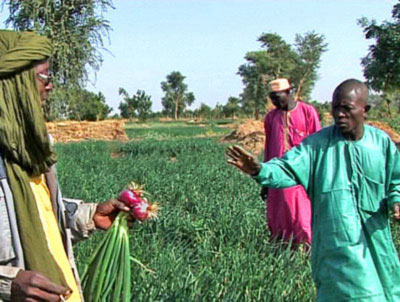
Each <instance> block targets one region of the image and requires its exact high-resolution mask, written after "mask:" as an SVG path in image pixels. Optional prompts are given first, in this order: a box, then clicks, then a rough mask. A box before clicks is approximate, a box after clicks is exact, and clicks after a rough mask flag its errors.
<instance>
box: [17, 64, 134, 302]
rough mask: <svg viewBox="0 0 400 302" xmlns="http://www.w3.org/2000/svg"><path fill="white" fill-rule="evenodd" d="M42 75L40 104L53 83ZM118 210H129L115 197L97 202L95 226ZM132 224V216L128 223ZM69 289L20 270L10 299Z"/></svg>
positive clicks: (32, 300) (104, 224) (46, 296)
mask: <svg viewBox="0 0 400 302" xmlns="http://www.w3.org/2000/svg"><path fill="white" fill-rule="evenodd" d="M34 67H35V71H36V73H37V74H38V73H41V74H42V75H45V76H46V75H48V74H49V71H50V70H49V69H50V64H49V62H48V61H42V62H39V63H38V64H36V65H35V66H34ZM43 78H44V77H43V76H37V86H38V92H39V94H40V98H41V100H42V104H45V102H46V100H47V98H48V95H49V93H50V92H51V90H52V89H53V87H54V86H53V84H52V83H51V81H49V80H48V79H47V80H45V79H43ZM120 211H123V212H129V208H128V207H127V206H126V205H125V204H124V203H123V202H120V201H118V200H115V199H110V200H108V201H106V202H102V203H99V204H98V206H97V208H96V212H95V214H94V215H93V221H94V224H95V226H96V228H98V229H101V230H107V229H108V228H109V227H110V226H111V225H112V223H113V221H114V219H115V217H116V216H117V215H118V213H119V212H120ZM129 224H130V225H132V218H131V221H130V223H129ZM69 295H70V289H68V288H66V287H64V286H60V285H57V284H55V283H53V282H51V281H50V280H49V279H47V278H46V277H45V276H43V275H42V274H40V273H37V272H34V271H29V270H20V271H19V272H18V274H17V276H16V277H15V278H14V280H13V282H12V284H11V300H12V301H26V302H28V301H29V302H36V301H38V302H39V301H50V302H53V301H54V302H56V301H62V299H61V296H63V297H68V296H69Z"/></svg>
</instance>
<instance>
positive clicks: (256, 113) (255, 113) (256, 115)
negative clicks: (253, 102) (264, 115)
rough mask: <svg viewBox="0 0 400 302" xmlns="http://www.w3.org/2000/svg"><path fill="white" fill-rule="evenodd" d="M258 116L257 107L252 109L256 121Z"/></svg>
mask: <svg viewBox="0 0 400 302" xmlns="http://www.w3.org/2000/svg"><path fill="white" fill-rule="evenodd" d="M259 117H260V112H259V110H258V108H255V109H254V118H255V119H256V121H258V118H259Z"/></svg>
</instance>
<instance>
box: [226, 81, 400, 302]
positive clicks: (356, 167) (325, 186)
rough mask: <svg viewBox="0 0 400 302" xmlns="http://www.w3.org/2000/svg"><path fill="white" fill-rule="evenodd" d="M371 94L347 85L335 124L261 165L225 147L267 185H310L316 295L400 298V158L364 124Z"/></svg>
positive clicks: (340, 92) (369, 300) (340, 90)
mask: <svg viewBox="0 0 400 302" xmlns="http://www.w3.org/2000/svg"><path fill="white" fill-rule="evenodd" d="M367 96H368V89H367V87H366V86H365V85H364V84H363V83H362V82H360V81H357V80H354V79H350V80H346V81H344V82H343V83H341V84H340V85H339V86H338V87H337V88H336V90H335V92H334V94H333V99H332V115H333V117H334V120H335V124H334V125H332V126H330V127H327V128H324V129H322V130H321V131H319V132H317V133H315V134H313V135H311V136H309V137H307V138H306V139H305V140H304V141H303V142H302V143H301V144H300V145H299V146H298V147H295V148H293V149H291V150H290V151H289V152H287V153H286V154H285V155H284V156H283V157H282V158H274V159H272V160H270V161H268V162H266V163H262V164H259V163H258V162H257V160H256V159H255V158H254V157H253V156H252V155H251V154H250V153H248V152H247V151H245V150H243V149H242V148H240V147H239V146H233V147H229V148H228V150H227V155H228V163H230V164H233V165H235V166H236V167H238V168H239V169H240V170H242V171H243V172H245V173H247V174H249V175H252V176H253V177H254V179H255V180H256V181H257V182H258V183H260V184H261V185H262V186H266V187H272V188H286V187H290V186H294V185H298V184H301V185H303V186H304V188H305V189H306V191H307V193H308V194H309V196H310V199H311V201H312V212H313V215H312V230H313V240H312V248H311V251H312V254H311V264H312V273H313V278H314V281H315V284H316V287H317V300H318V301H324V302H329V301H332V302H339V301H359V302H375V301H376V302H382V301H400V263H399V259H398V256H397V252H396V249H395V246H394V244H393V241H392V237H391V233H390V221H389V220H390V219H389V218H390V210H393V212H394V218H395V219H396V220H400V207H399V202H400V156H399V152H398V150H397V148H396V146H395V145H394V144H393V142H392V141H391V140H390V138H389V136H388V135H387V134H386V133H384V132H382V131H381V130H378V129H376V128H373V127H371V126H368V125H365V124H364V120H365V118H366V114H367V111H368V110H369V106H368V104H367Z"/></svg>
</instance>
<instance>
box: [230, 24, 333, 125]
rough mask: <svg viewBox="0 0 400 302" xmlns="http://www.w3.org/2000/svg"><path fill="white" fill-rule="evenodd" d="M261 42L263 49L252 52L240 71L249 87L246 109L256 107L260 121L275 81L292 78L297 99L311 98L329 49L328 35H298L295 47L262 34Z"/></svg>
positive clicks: (269, 34)
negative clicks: (270, 82)
mask: <svg viewBox="0 0 400 302" xmlns="http://www.w3.org/2000/svg"><path fill="white" fill-rule="evenodd" d="M258 41H259V42H261V47H262V48H263V49H262V50H259V51H251V52H248V53H247V54H246V56H245V59H246V61H247V63H245V64H243V65H241V66H240V67H239V70H238V74H239V75H240V76H242V80H243V83H244V84H245V88H244V90H243V93H242V97H243V98H242V99H243V107H246V108H249V107H252V108H253V110H254V117H255V118H256V119H258V118H259V112H260V111H261V110H263V109H264V108H265V100H266V97H267V93H268V87H267V85H266V83H268V82H269V81H271V80H273V79H275V78H278V77H286V78H289V79H290V80H291V81H292V84H293V85H294V87H295V97H296V98H301V99H308V98H309V95H310V93H311V89H312V87H313V86H314V84H315V81H316V79H317V70H318V68H319V64H320V59H321V55H322V53H323V52H324V51H326V46H327V44H325V43H324V36H323V35H318V34H316V33H315V32H308V33H306V34H304V36H302V35H299V34H298V35H296V43H295V48H293V47H292V46H291V45H289V44H287V43H286V42H285V41H284V40H283V39H282V38H281V37H280V36H279V35H278V34H271V33H267V34H262V35H261V36H260V37H259V38H258Z"/></svg>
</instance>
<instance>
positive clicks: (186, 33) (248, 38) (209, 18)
mask: <svg viewBox="0 0 400 302" xmlns="http://www.w3.org/2000/svg"><path fill="white" fill-rule="evenodd" d="M113 3H114V6H115V9H114V10H110V11H108V12H107V13H106V15H105V18H106V19H108V20H109V21H110V25H111V27H112V28H113V31H112V32H110V43H108V42H107V41H106V45H105V46H106V48H107V49H108V50H109V51H110V53H107V52H104V53H103V58H104V62H103V65H102V67H101V70H100V71H99V72H98V73H97V79H96V80H94V77H92V79H93V81H94V85H93V84H88V87H87V88H88V89H89V90H92V91H95V92H98V91H101V92H102V93H103V94H104V95H105V96H106V100H107V103H108V104H109V105H110V106H112V107H113V108H115V110H114V112H119V110H118V109H117V108H118V104H119V103H120V102H121V101H122V97H121V96H119V95H118V89H119V88H120V87H123V88H125V89H126V90H127V91H128V93H129V94H130V95H131V94H134V93H135V92H136V91H137V90H138V89H141V90H144V91H145V92H146V94H148V95H151V97H152V101H153V108H152V109H153V110H154V111H159V110H161V109H162V106H161V98H162V96H163V92H162V90H161V85H160V83H161V82H162V81H164V80H165V79H166V76H167V75H168V74H169V73H171V72H172V71H179V72H181V73H182V74H183V75H184V76H185V77H186V79H185V82H186V84H187V85H188V88H189V91H192V92H193V93H194V95H195V97H196V101H195V102H194V104H193V105H192V106H191V108H192V109H194V108H197V107H198V106H199V105H200V104H201V103H206V104H208V105H209V106H211V107H214V106H215V104H216V103H217V102H218V103H220V104H225V103H226V101H227V99H228V98H229V97H230V96H239V94H240V93H241V92H242V90H243V85H242V81H241V77H240V76H239V75H237V71H238V67H239V66H240V65H241V64H243V63H245V60H244V56H245V54H246V52H248V51H253V50H259V49H261V48H260V44H259V43H258V42H257V38H258V37H259V36H260V35H261V34H262V33H277V34H279V35H280V36H281V37H282V38H283V39H284V40H285V41H286V42H287V43H290V44H292V43H293V42H294V38H295V35H296V33H300V34H304V33H305V32H307V31H312V30H314V31H316V32H317V33H319V34H323V35H324V36H325V38H326V42H327V43H328V51H327V52H326V53H324V54H323V56H322V62H321V68H320V69H319V80H318V81H317V83H316V85H315V87H314V90H313V92H312V97H313V99H316V100H319V101H328V100H330V99H331V94H332V91H333V89H334V88H335V87H336V86H337V84H339V83H340V82H341V81H342V80H344V79H347V78H358V79H361V80H363V79H364V78H363V75H362V68H361V65H360V59H361V58H362V57H364V56H365V55H366V54H367V51H368V45H369V44H371V43H372V41H371V40H369V41H368V40H366V39H365V38H364V34H363V32H362V28H361V27H360V26H359V25H358V24H357V20H358V19H359V18H361V17H363V16H364V17H367V18H369V19H371V18H373V19H376V20H377V21H378V22H381V21H383V20H389V19H390V17H391V10H392V8H393V5H394V4H396V3H397V1H394V0H291V1H290V0H158V1H155V0H114V1H113ZM5 13H6V12H3V13H2V14H1V18H2V19H3V20H4V16H6V14H5ZM3 20H1V19H0V21H3Z"/></svg>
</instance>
